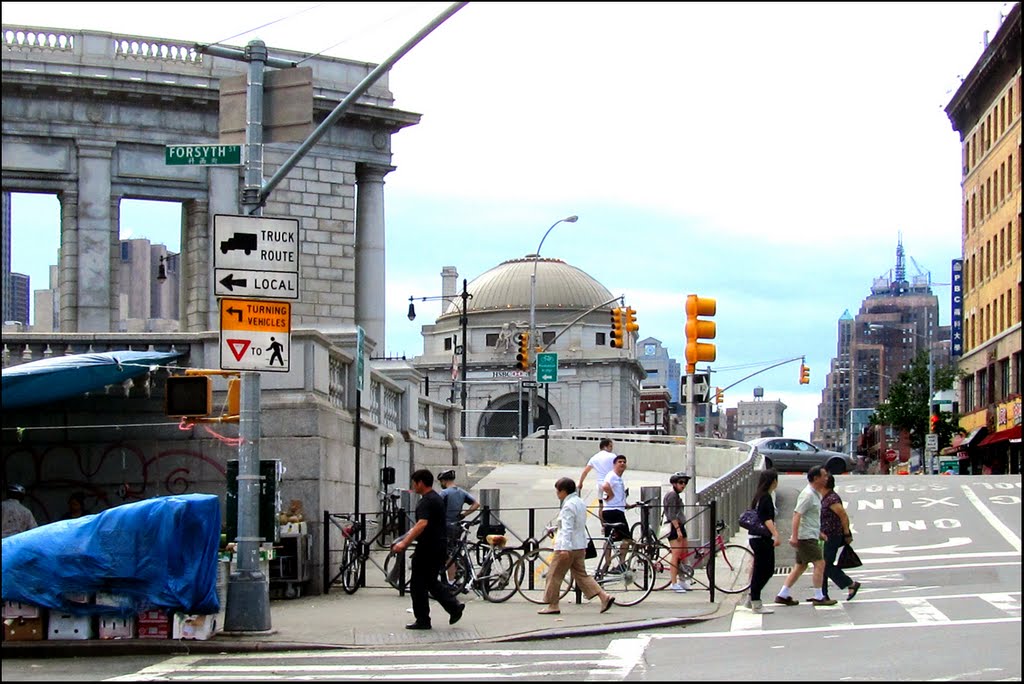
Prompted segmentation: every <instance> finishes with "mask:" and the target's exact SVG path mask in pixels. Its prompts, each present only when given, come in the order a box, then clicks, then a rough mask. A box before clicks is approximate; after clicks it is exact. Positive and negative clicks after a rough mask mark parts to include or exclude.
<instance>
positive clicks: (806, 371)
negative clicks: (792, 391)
mask: <svg viewBox="0 0 1024 684" xmlns="http://www.w3.org/2000/svg"><path fill="white" fill-rule="evenodd" d="M800 384H801V385H809V384H811V368H810V366H805V365H804V364H802V363H801V364H800Z"/></svg>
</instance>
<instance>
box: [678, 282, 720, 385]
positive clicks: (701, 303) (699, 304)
mask: <svg viewBox="0 0 1024 684" xmlns="http://www.w3.org/2000/svg"><path fill="white" fill-rule="evenodd" d="M716 309H717V306H716V304H715V300H714V299H711V298H710V297H698V296H697V295H695V294H692V295H687V297H686V372H687V373H693V372H695V371H696V367H697V363H698V362H699V361H714V360H715V355H716V349H715V345H713V344H710V343H706V342H700V340H701V339H707V340H713V339H714V338H715V333H716V328H715V322H714V321H706V320H701V319H700V318H699V316H714V315H715V311H716Z"/></svg>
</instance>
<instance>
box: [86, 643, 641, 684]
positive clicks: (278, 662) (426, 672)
mask: <svg viewBox="0 0 1024 684" xmlns="http://www.w3.org/2000/svg"><path fill="white" fill-rule="evenodd" d="M645 644H646V641H642V640H641V641H640V642H638V641H637V640H636V639H626V640H613V641H612V642H611V643H610V644H609V646H608V648H606V649H568V648H567V649H537V650H532V649H526V648H524V649H518V650H517V649H481V650H471V649H463V650H459V651H446V650H432V651H426V650H400V651H399V650H391V651H386V650H379V649H374V650H372V651H371V650H367V651H355V650H345V651H340V650H338V651H332V650H321V651H290V652H281V653H231V654H229V653H221V654H210V655H190V656H176V657H172V658H168V659H167V660H164V661H162V662H160V663H156V664H154V665H151V666H149V667H146V668H144V669H142V670H139V671H138V672H134V673H131V674H127V675H123V676H120V677H114V678H110V679H107V680H105V681H108V682H117V681H174V680H216V681H268V680H293V679H300V680H306V681H308V680H325V681H335V680H341V679H343V680H349V681H361V680H371V679H372V680H384V681H388V680H391V681H479V680H484V679H489V680H495V679H512V680H515V679H523V680H535V679H541V678H548V677H554V678H564V679H568V680H571V681H582V680H601V681H608V680H620V679H623V678H625V677H626V676H628V675H629V673H630V672H631V671H632V670H633V668H634V667H635V666H636V665H637V663H638V662H639V661H640V658H641V657H642V655H643V648H644V645H645Z"/></svg>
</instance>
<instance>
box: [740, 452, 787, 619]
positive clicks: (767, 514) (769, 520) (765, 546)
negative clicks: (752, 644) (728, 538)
mask: <svg viewBox="0 0 1024 684" xmlns="http://www.w3.org/2000/svg"><path fill="white" fill-rule="evenodd" d="M778 486H779V474H778V472H776V471H775V470H773V469H772V468H767V469H765V470H762V471H761V476H760V477H759V478H758V480H757V488H756V489H755V490H754V498H753V499H751V501H750V507H751V508H753V509H754V510H755V511H757V516H758V517H759V518H760V519H761V522H762V523H763V524H764V526H765V527H767V528H768V530H769V531H770V532H771V536H770V537H765V536H763V535H760V534H755V533H754V532H750V550H751V551H753V552H754V567H753V569H752V570H751V577H750V600H749V603H748V605H747V607H748V608H750V609H751V610H752V611H753V612H755V613H758V614H766V613H774V612H775V611H774V610H772V609H771V608H765V606H764V603H763V602H762V601H761V591H762V590H763V589H764V587H765V585H766V584H768V580H770V579H771V578H772V575H774V574H775V547H776V546H779V544H780V543H781V542H780V541H779V530H778V528H776V527H775V501H774V500H773V499H772V492H774V491H775V488H776V487H778Z"/></svg>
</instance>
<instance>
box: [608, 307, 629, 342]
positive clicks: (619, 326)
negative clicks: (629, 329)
mask: <svg viewBox="0 0 1024 684" xmlns="http://www.w3.org/2000/svg"><path fill="white" fill-rule="evenodd" d="M611 317H612V339H611V342H609V344H610V345H611V346H612V347H614V348H616V349H623V348H625V346H626V333H625V330H623V322H624V319H625V312H624V311H623V310H622V309H620V308H619V307H617V306H616V307H614V308H613V309H612V311H611Z"/></svg>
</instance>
